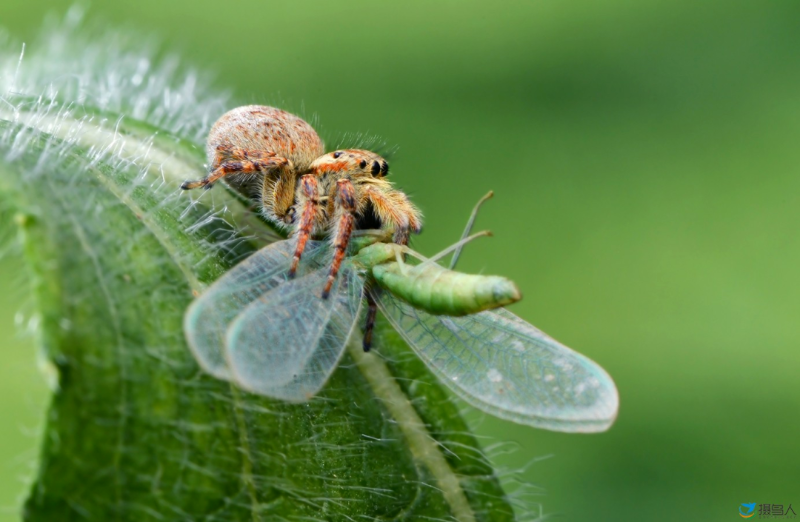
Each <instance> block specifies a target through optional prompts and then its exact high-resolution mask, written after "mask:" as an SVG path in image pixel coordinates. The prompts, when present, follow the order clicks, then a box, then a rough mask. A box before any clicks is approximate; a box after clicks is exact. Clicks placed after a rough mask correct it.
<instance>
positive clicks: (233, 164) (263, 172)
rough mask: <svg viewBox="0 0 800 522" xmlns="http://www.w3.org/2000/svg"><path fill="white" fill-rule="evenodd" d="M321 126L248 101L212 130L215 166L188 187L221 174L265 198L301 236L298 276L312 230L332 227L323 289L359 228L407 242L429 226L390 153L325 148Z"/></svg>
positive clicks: (267, 211)
mask: <svg viewBox="0 0 800 522" xmlns="http://www.w3.org/2000/svg"><path fill="white" fill-rule="evenodd" d="M324 150H325V149H324V145H323V143H322V140H321V139H320V137H319V136H318V135H317V133H316V131H314V129H313V128H312V127H311V125H309V124H308V123H306V122H305V121H303V120H302V119H300V118H298V117H297V116H295V115H293V114H290V113H288V112H286V111H282V110H280V109H276V108H274V107H266V106H261V105H247V106H244V107H239V108H236V109H233V110H231V111H229V112H227V113H225V114H224V115H223V116H222V117H221V118H220V119H219V120H217V122H216V123H215V124H214V126H213V127H212V128H211V132H210V133H209V135H208V141H207V142H206V154H207V155H208V161H209V165H210V173H209V175H208V176H206V177H205V178H204V179H202V180H200V181H187V182H185V183H183V185H181V188H183V189H193V188H197V187H204V188H211V186H212V185H213V184H214V183H215V182H216V181H218V180H219V179H221V178H225V181H226V182H227V183H228V184H229V185H230V186H232V187H233V188H234V189H236V190H238V191H239V192H241V193H242V194H244V195H245V196H247V197H250V198H255V199H259V198H260V200H261V209H262V212H263V214H264V216H265V217H266V218H267V219H269V220H270V221H272V222H274V223H276V224H277V225H278V226H281V227H286V228H289V229H290V231H291V235H292V236H295V237H296V238H297V246H296V248H295V253H294V258H293V259H292V266H291V269H290V270H289V275H290V276H294V273H295V271H296V270H297V265H298V263H299V262H300V257H301V256H302V255H303V250H304V249H305V247H306V243H307V241H308V239H309V237H310V236H322V235H326V234H329V235H330V237H331V242H332V247H333V250H334V255H333V261H332V262H331V266H330V269H329V272H328V279H327V282H326V284H325V288H324V289H323V292H322V296H323V298H326V297H327V296H328V293H329V292H330V289H331V286H332V285H333V282H334V280H335V279H336V274H337V273H338V271H339V267H340V266H341V263H342V261H343V260H344V256H345V253H346V251H347V245H348V243H349V241H350V236H351V234H352V232H353V230H355V229H358V228H367V227H368V228H375V226H376V225H377V227H378V228H380V229H382V230H386V231H393V240H394V242H396V243H399V244H401V245H405V244H407V243H408V236H409V233H410V232H414V233H419V231H420V229H421V227H422V215H421V213H420V211H419V210H418V209H417V208H416V207H415V206H414V205H413V204H412V203H411V202H410V201H409V200H408V198H407V197H406V195H405V194H403V193H402V192H401V191H399V190H397V189H395V188H394V187H393V186H392V184H391V183H390V182H389V181H387V180H386V175H387V174H388V173H389V164H388V163H387V162H386V160H385V159H383V158H382V157H380V156H379V155H377V154H375V153H374V152H370V151H368V150H361V149H346V150H337V151H334V152H329V153H327V154H325V153H324Z"/></svg>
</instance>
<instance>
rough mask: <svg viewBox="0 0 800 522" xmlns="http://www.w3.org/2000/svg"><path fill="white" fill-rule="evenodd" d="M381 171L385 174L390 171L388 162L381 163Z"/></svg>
mask: <svg viewBox="0 0 800 522" xmlns="http://www.w3.org/2000/svg"><path fill="white" fill-rule="evenodd" d="M381 172H382V173H383V175H384V176H385V175H387V174H388V173H389V164H388V163H386V162H385V161H384V162H383V164H381Z"/></svg>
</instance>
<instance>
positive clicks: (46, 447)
mask: <svg viewBox="0 0 800 522" xmlns="http://www.w3.org/2000/svg"><path fill="white" fill-rule="evenodd" d="M43 34H44V35H45V36H43V37H41V38H40V39H38V40H37V41H35V42H33V43H30V44H29V45H27V47H26V48H24V57H23V56H22V54H23V52H22V50H23V47H22V46H21V45H20V44H16V43H14V42H12V41H10V39H8V38H5V39H4V41H3V42H2V44H0V45H2V48H1V49H2V55H0V96H1V97H0V201H2V212H0V216H2V217H3V219H4V222H3V224H2V226H3V227H4V228H6V229H8V228H10V227H17V228H18V231H19V233H18V234H17V235H18V237H19V238H20V240H21V244H22V249H23V251H24V255H25V258H26V261H27V264H28V267H29V271H28V275H29V277H30V281H31V288H32V292H33V294H34V296H35V300H36V304H37V310H38V311H37V314H38V318H37V319H38V320H37V321H36V322H37V324H38V325H39V330H38V341H39V343H40V345H41V347H42V349H43V350H44V353H45V355H46V359H47V361H49V367H50V369H51V372H52V373H53V374H54V375H55V379H54V382H55V383H56V384H55V385H54V387H53V390H52V399H51V404H50V406H49V411H48V413H47V421H46V426H45V427H44V430H45V431H44V434H43V436H42V448H41V451H40V457H39V464H38V471H37V474H36V477H35V480H34V483H33V484H32V485H31V489H30V492H29V496H28V498H27V500H26V502H25V504H24V506H23V507H22V510H23V515H24V518H25V519H26V520H31V521H35V520H42V521H44V520H64V521H68V520H98V521H100V520H102V521H108V520H118V521H124V520H137V521H139V520H207V521H213V520H220V521H223V520H224V521H232V520H248V521H257V520H362V519H364V520H372V519H381V520H420V519H425V520H461V521H472V520H476V521H477V520H487V521H488V520H493V521H495V520H496V521H504V520H520V519H530V518H534V515H532V514H531V512H530V506H529V505H527V504H526V503H525V502H524V501H522V500H520V497H518V496H516V495H513V494H512V495H509V494H507V493H506V492H504V490H503V488H502V487H501V477H500V474H499V473H498V472H497V471H496V470H495V469H493V468H492V466H491V465H490V464H489V462H488V459H487V458H486V455H485V453H484V452H483V451H482V450H481V448H480V446H479V445H478V443H477V441H476V438H475V436H474V435H473V434H472V433H471V431H470V429H469V427H468V425H467V424H466V423H465V421H464V420H463V419H462V417H461V415H460V411H459V405H458V404H457V403H454V402H453V401H452V400H451V399H450V397H449V394H448V393H447V392H446V391H445V390H443V389H442V388H441V386H440V385H439V384H438V383H437V380H436V378H435V377H434V376H433V375H431V374H430V372H429V371H428V370H427V369H426V368H425V366H424V365H423V364H422V363H421V362H420V361H419V360H417V359H416V357H414V356H413V355H411V352H410V350H409V349H408V347H407V346H405V344H404V343H403V341H402V340H401V339H400V337H399V336H398V335H397V334H396V333H394V331H393V330H392V329H391V327H389V326H388V325H387V324H386V323H384V322H379V323H378V325H377V329H376V335H375V345H376V346H379V347H380V350H379V351H380V355H377V354H372V353H370V354H365V353H364V352H363V351H361V350H360V349H359V347H358V343H357V342H356V343H354V347H353V348H352V349H348V351H347V353H346V354H345V357H344V358H343V360H342V362H341V364H340V366H339V368H338V369H337V370H336V372H335V373H334V375H333V376H332V378H331V380H330V382H329V383H328V384H327V385H326V387H325V389H324V390H323V392H322V393H321V394H320V396H319V397H316V398H314V399H313V400H311V401H310V402H308V403H306V404H300V405H297V404H286V403H282V402H280V401H275V400H269V399H266V398H263V397H259V396H255V395H252V394H248V393H246V392H243V391H241V390H239V389H237V388H236V387H234V386H233V385H231V384H230V383H227V382H223V381H219V380H216V379H214V378H212V377H209V376H207V375H205V374H204V373H203V372H202V371H201V370H200V369H199V367H198V365H197V364H196V362H195V361H194V359H193V358H192V356H191V355H190V353H189V351H188V349H187V346H186V342H185V339H184V335H183V332H182V317H183V314H184V311H185V310H186V307H187V306H188V305H189V303H190V302H191V301H192V299H193V297H194V296H196V295H197V294H198V293H199V292H202V291H203V289H204V288H206V287H207V286H208V285H209V284H211V283H212V282H213V281H214V280H215V279H217V278H218V277H219V276H220V275H221V274H223V273H224V272H225V271H226V270H228V269H229V268H230V267H232V266H233V265H235V264H236V263H237V262H238V261H239V260H241V259H243V258H245V257H246V256H247V255H249V254H250V253H252V252H254V251H255V250H256V249H258V248H260V247H262V246H263V245H265V244H268V243H269V242H271V241H275V240H276V239H280V236H278V235H277V234H276V233H275V232H274V231H273V230H272V229H270V228H269V227H268V226H267V225H266V224H265V223H264V222H263V221H262V220H261V219H259V217H258V215H257V214H256V213H254V211H253V209H252V208H251V207H250V206H249V205H248V204H246V202H243V201H242V200H241V199H240V198H238V197H237V196H235V195H234V194H232V193H231V192H229V191H226V190H224V189H221V188H217V189H215V190H213V191H208V192H205V193H203V194H187V193H186V192H181V191H180V189H179V186H180V183H181V181H183V180H185V179H199V178H201V177H203V176H204V175H205V167H204V161H205V158H204V155H203V152H202V151H203V142H204V140H205V136H206V134H207V132H208V129H209V127H210V125H211V123H213V121H214V120H215V119H216V118H217V117H218V116H219V115H221V114H222V113H223V112H225V110H226V109H229V108H230V107H233V106H235V105H236V104H235V103H233V102H231V100H229V99H228V97H227V96H224V95H219V94H217V93H214V92H213V91H212V90H211V89H209V88H207V87H205V86H204V85H205V82H204V80H203V78H202V77H201V76H198V75H197V74H196V73H194V72H192V71H191V70H188V69H186V68H185V67H183V66H181V65H180V63H179V61H178V60H176V59H174V58H167V59H164V60H160V61H158V60H154V59H153V56H154V49H153V48H150V50H149V51H148V50H145V51H143V50H142V49H143V46H142V42H141V38H139V37H136V38H132V37H127V36H126V35H125V34H121V33H119V32H113V33H112V32H104V31H94V32H93V31H91V30H89V29H87V28H86V26H85V24H83V22H81V21H80V16H79V15H78V14H76V12H72V13H71V14H70V15H69V16H68V17H67V19H66V20H65V21H60V22H58V23H53V24H51V25H50V26H48V27H47V28H46V30H45V31H44V33H43Z"/></svg>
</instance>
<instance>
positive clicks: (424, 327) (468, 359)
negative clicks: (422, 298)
mask: <svg viewBox="0 0 800 522" xmlns="http://www.w3.org/2000/svg"><path fill="white" fill-rule="evenodd" d="M375 297H376V300H377V301H378V306H379V307H380V309H381V311H382V312H383V313H384V314H385V315H386V317H387V318H388V319H389V321H390V322H391V323H392V326H394V328H395V329H396V330H397V331H398V332H399V333H400V334H401V335H402V336H403V338H404V339H405V340H406V341H407V342H408V344H409V345H410V346H411V348H413V349H414V351H415V352H416V353H417V355H418V356H419V357H420V358H421V359H422V360H423V361H424V362H425V363H426V364H427V365H428V367H429V368H430V369H431V370H432V371H433V372H434V373H435V374H436V375H437V377H439V378H440V379H441V380H442V382H444V383H445V384H446V385H448V386H449V387H450V388H451V389H452V390H453V391H454V392H455V393H456V394H457V395H458V396H460V397H461V398H463V399H464V400H465V401H467V402H468V403H470V404H471V405H473V406H475V407H476V408H478V409H481V410H483V411H485V412H487V413H490V414H492V415H495V416H497V417H500V418H504V419H507V420H511V421H514V422H518V423H520V424H527V425H530V426H534V427H537V428H545V429H549V430H556V431H567V432H596V431H604V430H606V429H608V427H609V426H611V424H612V423H613V422H614V419H615V418H616V415H617V409H618V407H619V397H618V394H617V389H616V386H615V385H614V381H612V380H611V377H610V376H609V375H608V374H607V373H606V372H605V371H604V370H603V369H602V368H601V367H600V366H599V365H597V364H596V363H595V362H593V361H592V360H590V359H588V358H587V357H584V356H583V355H581V354H579V353H576V352H574V351H572V350H571V349H569V348H567V347H566V346H564V345H563V344H561V343H559V342H558V341H556V340H554V339H552V338H550V337H548V336H547V335H546V334H544V333H543V332H541V331H540V330H538V329H536V328H534V327H533V326H531V325H530V324H528V323H527V322H525V321H523V320H522V319H520V318H519V317H517V316H516V315H514V314H512V313H511V312H509V311H507V310H505V309H502V308H500V309H496V310H489V311H485V312H481V313H477V314H473V315H467V316H463V317H449V316H434V315H431V314H428V313H427V312H424V311H422V310H418V309H415V308H413V307H412V306H410V305H409V304H407V303H405V302H403V301H401V300H399V299H397V298H396V297H394V296H392V295H391V294H389V293H388V292H375Z"/></svg>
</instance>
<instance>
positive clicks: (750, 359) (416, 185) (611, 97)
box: [0, 0, 800, 521]
mask: <svg viewBox="0 0 800 522" xmlns="http://www.w3.org/2000/svg"><path fill="white" fill-rule="evenodd" d="M69 5H70V2H61V1H53V0H50V1H44V0H24V2H23V1H17V0H5V1H4V2H2V3H0V25H2V26H3V27H5V28H6V29H8V30H9V31H10V32H11V33H12V35H14V36H15V37H17V38H19V39H21V40H25V41H28V42H31V41H33V37H34V35H35V34H36V33H37V31H38V29H39V27H40V25H41V20H42V18H43V13H45V12H48V11H52V12H55V13H63V12H64V11H66V9H67V8H68V7H69ZM222 5H223V4H222V3H218V2H213V1H209V0H192V1H189V0H180V1H178V0H170V1H163V0H159V1H155V0H138V1H137V2H111V1H97V2H95V3H94V4H93V5H92V7H91V8H90V9H89V14H88V18H89V19H90V20H101V21H104V22H106V23H108V24H109V25H111V26H128V27H133V28H135V29H137V30H139V31H141V32H142V33H143V34H155V35H157V36H158V37H159V38H160V39H161V40H162V41H163V42H164V43H165V46H164V47H165V48H166V49H172V50H175V51H178V52H180V53H181V54H182V55H183V56H184V57H185V58H186V60H187V61H188V62H190V63H192V64H194V65H196V66H198V67H199V68H201V69H206V70H208V71H211V72H212V73H214V74H216V85H218V86H219V87H220V88H224V89H230V90H232V91H233V92H234V94H235V96H236V98H237V100H238V101H242V102H255V103H268V104H276V105H279V106H281V107H284V108H287V109H290V110H294V111H297V112H301V113H302V114H304V115H305V116H307V117H310V116H313V115H316V116H317V117H318V121H319V128H320V130H321V132H322V133H323V134H324V135H325V136H327V137H328V141H329V143H330V144H331V145H335V144H336V141H337V139H338V138H340V137H342V136H343V135H344V134H345V133H348V132H366V133H370V134H377V135H379V136H381V137H382V138H383V139H384V140H385V141H386V142H387V143H388V144H390V145H397V146H398V151H397V153H396V154H395V155H394V156H393V158H392V170H393V174H392V176H393V179H394V180H395V181H396V182H397V183H398V185H399V186H400V187H401V188H402V189H404V190H406V191H407V192H408V193H409V194H410V195H411V196H412V198H413V199H414V201H415V202H416V203H417V204H418V205H419V206H420V207H421V208H422V209H423V211H424V212H425V215H426V229H425V231H424V233H423V234H422V235H421V236H420V237H419V238H417V239H415V245H416V248H417V249H418V250H420V251H422V252H424V253H428V254H431V253H434V252H436V251H438V250H440V249H441V248H443V247H444V246H446V245H448V244H450V243H452V242H453V241H454V240H455V239H456V238H457V236H458V235H459V234H460V232H461V228H462V227H463V224H464V222H465V220H466V218H467V215H468V213H469V210H470V208H471V207H472V205H473V204H474V203H475V201H476V200H477V199H478V198H479V197H480V196H481V195H483V194H484V193H485V192H486V191H488V190H489V189H493V190H494V191H495V193H496V196H495V199H494V200H493V201H491V202H490V203H489V204H488V205H487V206H486V207H485V211H484V212H483V213H482V215H481V217H480V219H479V227H480V228H489V229H491V230H493V231H494V233H495V237H494V238H492V239H487V240H481V241H479V242H477V243H475V244H473V245H471V246H470V247H469V248H468V249H467V251H466V255H465V257H464V258H463V261H462V263H463V264H462V265H461V268H462V269H464V270H467V271H484V272H491V273H498V274H503V275H506V276H509V277H511V278H512V279H514V280H516V281H517V282H518V283H519V286H520V287H521V288H522V290H523V293H524V294H525V299H524V300H523V301H522V302H521V303H519V304H518V305H515V306H514V307H513V310H514V311H515V312H517V313H518V314H520V315H522V316H523V317H524V318H526V319H527V320H529V321H530V322H532V323H534V324H536V325H537V326H539V327H540V328H542V329H544V330H545V331H547V332H548V333H550V334H552V335H553V336H555V337H556V338H558V339H560V340H561V341H563V342H565V343H566V344H568V345H570V346H573V347H575V348H576V349H578V350H579V351H581V352H583V353H585V354H587V355H588V356H590V357H591V358H593V359H595V360H596V361H598V362H599V363H601V364H602V365H603V366H604V367H605V368H606V369H607V370H608V371H609V373H610V374H611V375H612V376H613V377H614V379H615V380H616V382H617V384H618V386H619V390H620V395H621V410H620V416H619V419H618V421H617V423H616V425H615V426H614V427H613V428H612V429H611V430H610V431H609V432H608V433H604V434H600V435H565V434H558V433H547V432H543V431H537V430H533V429H530V428H525V427H520V426H516V425H513V424H510V423H506V422H501V421H498V420H495V419H492V418H488V417H479V416H477V415H476V419H477V420H478V421H479V427H478V432H479V434H480V435H483V436H485V437H487V440H486V445H487V446H489V445H492V444H494V443H495V442H496V441H514V442H515V443H516V450H515V451H514V452H512V453H505V452H500V451H495V452H493V454H495V457H494V460H495V462H496V463H497V464H498V465H499V466H501V467H502V468H505V469H515V468H520V467H523V466H524V465H525V464H526V463H528V462H530V461H532V460H533V459H536V458H537V457H542V456H546V455H552V458H549V459H546V460H543V461H537V462H534V463H532V464H530V465H529V466H527V467H525V469H524V472H523V473H522V475H521V478H522V479H524V480H525V481H528V482H530V483H532V484H536V485H537V486H540V487H541V490H540V491H539V492H540V496H538V497H536V500H538V501H539V502H541V503H542V505H543V510H544V512H545V513H547V514H554V515H559V520H565V521H579V520H580V521H582V520H655V521H661V520H664V521H666V520H675V519H681V520H703V521H706V520H735V519H738V518H739V517H738V514H737V508H738V505H739V504H740V503H742V502H757V503H773V504H784V505H788V504H790V503H794V509H795V511H798V512H800V449H798V440H800V437H799V436H800V418H799V416H798V412H800V350H798V347H800V328H798V318H800V276H799V275H798V273H800V239H799V238H800V232H798V224H800V176H798V173H800V145H798V141H800V30H799V29H798V28H799V27H800V3H797V2H795V1H790V0H776V1H772V2H753V1H752V0H748V1H738V0H736V1H731V0H725V1H708V2H702V3H700V2H695V1H683V0H681V1H675V0H673V1H672V2H641V1H634V0H606V1H605V2H594V1H590V0H579V1H574V2H569V3H564V2H552V1H530V0H526V1H506V2H475V1H463V0H462V1H458V2H456V1H454V0H452V1H442V2H419V1H408V2H402V3H401V2H394V3H388V2H386V3H377V2H370V1H358V2H357V1H352V2H329V1H324V0H316V1H304V2H292V3H290V2H282V3H276V2H268V1H264V0H247V1H239V2H231V3H227V4H225V5H227V7H222ZM0 270H2V272H1V273H2V274H4V275H5V277H3V278H2V280H1V281H0V331H2V332H3V334H2V346H1V347H0V348H1V349H2V362H1V363H0V418H2V422H0V508H2V511H0V519H2V520H15V519H16V515H15V512H16V509H15V507H14V506H15V505H16V503H17V502H18V500H19V499H20V497H21V495H23V494H24V488H25V481H24V479H25V477H27V476H29V475H30V474H31V471H32V467H31V466H32V460H33V459H34V457H35V455H36V445H37V441H36V438H35V433H36V428H37V426H38V425H39V423H40V422H41V420H40V419H41V411H42V409H43V407H44V404H45V402H46V387H45V385H44V381H43V378H41V377H40V376H39V374H38V373H37V371H36V354H35V349H34V347H33V344H32V341H31V339H30V338H26V337H25V336H20V335H19V334H16V333H15V332H16V331H18V330H19V329H18V328H17V329H15V327H14V326H13V321H14V315H15V314H16V313H17V312H18V311H19V310H20V308H21V307H22V306H23V305H20V303H21V302H23V303H24V302H25V300H26V297H25V287H24V281H22V282H21V281H19V279H20V278H21V277H22V276H19V275H17V274H18V273H19V272H20V270H21V264H20V261H19V260H17V259H14V258H13V256H12V257H7V259H6V260H5V261H3V262H2V264H0Z"/></svg>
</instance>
